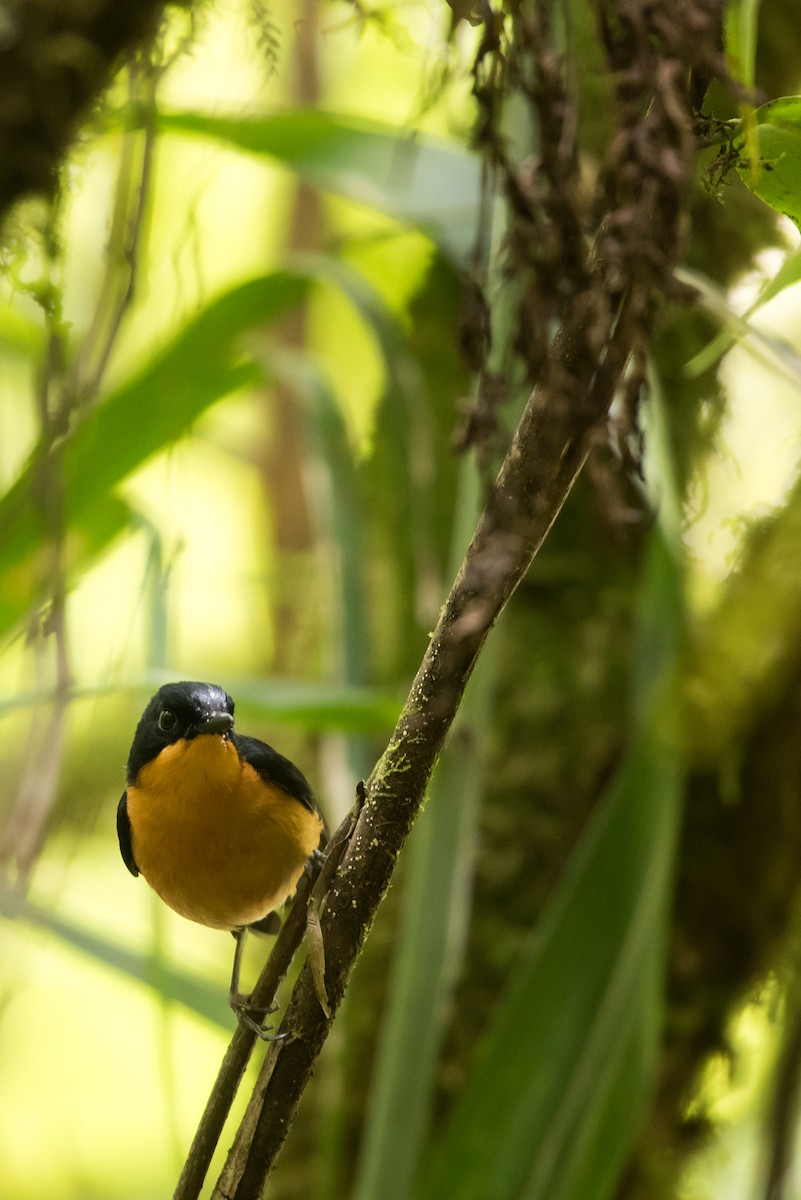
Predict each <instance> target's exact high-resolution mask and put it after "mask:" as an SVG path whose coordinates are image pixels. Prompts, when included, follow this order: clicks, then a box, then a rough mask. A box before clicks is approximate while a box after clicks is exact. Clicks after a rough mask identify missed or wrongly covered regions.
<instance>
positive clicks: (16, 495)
mask: <svg viewBox="0 0 801 1200" xmlns="http://www.w3.org/2000/svg"><path fill="white" fill-rule="evenodd" d="M310 284H311V279H310V277H309V275H308V273H305V272H303V273H301V272H295V273H292V272H288V271H278V272H275V273H273V274H271V275H267V276H264V277H262V278H259V279H253V280H250V281H248V282H247V283H244V284H242V285H240V286H239V287H236V288H234V289H233V290H231V291H229V292H227V293H226V294H225V295H223V296H221V297H219V298H218V299H217V300H215V301H213V302H212V303H211V304H210V305H209V306H208V307H207V308H206V309H204V310H203V312H201V313H200V314H199V315H198V316H197V317H195V318H194V319H193V320H191V321H189V322H188V324H187V325H185V326H184V328H183V329H182V330H181V331H180V332H179V333H178V334H177V335H176V336H175V337H174V338H173V339H172V341H171V342H170V343H169V344H168V345H167V346H166V347H165V348H164V349H163V350H162V351H161V352H160V353H158V354H157V355H156V356H155V358H154V359H153V360H152V361H151V362H150V363H148V364H147V366H145V367H144V368H143V369H142V370H141V371H140V372H139V373H138V374H137V375H136V376H134V378H132V379H130V380H129V381H128V382H126V383H124V384H122V385H121V386H120V387H119V388H117V389H116V391H114V392H113V393H112V394H111V395H110V396H109V397H108V399H107V400H106V401H105V403H103V404H102V405H100V406H99V407H97V408H95V409H93V410H92V411H91V412H90V413H89V414H88V415H87V416H86V418H85V419H84V420H83V421H82V422H81V423H80V424H79V425H78V426H77V427H76V428H75V429H74V430H73V431H72V432H71V433H70V434H68V436H67V438H66V439H65V441H64V443H63V445H62V446H61V448H60V450H59V453H58V455H57V457H56V458H54V459H53V460H52V461H51V462H49V463H48V464H46V465H43V464H42V462H41V460H34V461H33V462H32V463H31V464H30V465H29V466H28V468H27V469H26V470H25V471H24V472H23V473H22V475H21V476H20V478H19V479H18V480H17V482H16V483H15V484H14V486H13V487H12V488H11V489H10V491H9V492H8V493H7V494H6V495H5V496H4V497H3V498H2V500H0V634H2V633H4V632H6V631H7V630H8V628H9V626H10V624H11V623H13V621H14V620H16V619H18V618H19V615H20V613H21V612H24V611H26V609H27V607H29V606H30V605H31V604H33V603H35V602H36V600H37V598H38V597H37V586H38V583H39V581H38V574H37V570H36V555H37V552H38V549H39V547H40V545H41V542H42V539H46V538H47V536H48V534H49V532H50V531H49V530H48V529H47V528H46V527H45V524H46V517H45V511H44V510H43V507H42V505H41V490H42V487H43V486H44V484H46V482H47V478H48V471H49V472H51V473H53V474H55V475H56V477H57V479H56V482H57V486H58V489H59V491H60V492H61V493H62V494H63V497H64V512H63V520H64V522H65V525H66V528H67V531H68V535H69V536H68V542H69V539H70V537H71V540H72V548H73V549H76V548H77V550H78V552H80V550H81V548H82V539H83V538H84V536H85V535H86V533H87V530H88V529H93V530H94V532H95V535H97V533H98V530H99V527H100V526H102V524H103V521H102V513H103V509H104V506H105V505H106V504H108V502H109V493H110V490H111V489H112V488H113V487H114V486H116V485H117V484H118V483H120V482H121V480H122V479H124V478H125V476H126V475H128V474H130V472H131V471H133V470H134V469H135V468H136V467H138V466H139V465H140V464H141V463H143V462H144V461H145V460H146V459H147V458H149V457H150V456H151V455H152V454H155V453H156V452H157V451H158V450H160V449H162V448H163V447H164V446H165V445H167V444H169V442H171V441H173V440H175V439H176V438H178V437H180V436H181V435H182V434H183V433H185V432H186V430H187V429H188V428H189V426H190V425H191V424H192V422H193V421H194V420H196V419H197V417H198V416H200V414H201V413H202V412H204V411H205V409H207V408H208V407H209V405H211V404H213V403H214V401H215V400H218V399H220V398H221V397H222V396H225V395H227V394H228V393H230V392H231V391H233V390H235V389H236V388H239V387H242V386H244V385H246V384H249V383H255V382H257V381H258V380H259V379H260V378H261V377H262V373H263V372H262V368H261V367H260V366H259V364H258V362H257V361H256V359H255V358H254V357H253V356H252V355H248V354H247V353H246V352H245V349H244V347H243V344H242V342H243V337H244V335H245V334H246V332H247V331H248V330H249V329H252V328H254V327H256V326H260V325H263V324H264V323H265V322H266V321H270V320H273V319H275V318H277V317H279V316H281V315H282V314H283V313H285V312H286V311H287V310H288V309H290V308H292V307H294V306H295V305H297V304H298V303H299V301H300V300H301V299H302V298H303V296H304V295H306V293H307V291H308V289H309V287H310ZM106 524H108V523H106ZM118 528H119V527H118V525H113V526H112V527H111V528H109V530H108V540H110V537H111V536H112V535H113V533H115V532H117V531H118ZM91 540H92V552H93V553H96V552H97V550H98V549H99V545H100V543H101V542H102V536H101V537H98V536H95V537H94V538H92V539H91ZM76 557H78V558H79V557H80V554H79V553H78V554H77V555H76ZM74 565H75V564H73V566H74Z"/></svg>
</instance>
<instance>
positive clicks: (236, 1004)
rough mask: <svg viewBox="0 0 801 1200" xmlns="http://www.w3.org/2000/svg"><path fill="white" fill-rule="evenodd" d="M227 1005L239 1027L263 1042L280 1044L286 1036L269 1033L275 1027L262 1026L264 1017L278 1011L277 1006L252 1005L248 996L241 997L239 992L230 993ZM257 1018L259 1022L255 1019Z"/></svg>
mask: <svg viewBox="0 0 801 1200" xmlns="http://www.w3.org/2000/svg"><path fill="white" fill-rule="evenodd" d="M228 1003H229V1004H230V1006H231V1008H232V1009H233V1011H234V1013H235V1014H236V1019H237V1020H238V1021H239V1023H240V1025H244V1026H245V1028H246V1029H249V1030H250V1031H251V1033H255V1035H256V1037H258V1038H261V1040H262V1041H263V1042H280V1041H282V1040H283V1039H284V1038H285V1037H286V1036H287V1035H286V1034H285V1033H275V1034H274V1033H271V1032H270V1031H271V1030H272V1029H274V1028H275V1026H274V1025H264V1024H263V1021H264V1018H265V1017H269V1015H270V1014H271V1013H274V1012H277V1011H278V1005H277V1004H252V1003H251V1001H250V996H243V995H242V993H241V992H231V994H230V995H229V997H228ZM257 1016H258V1017H259V1018H260V1019H259V1020H257V1019H256V1017H257Z"/></svg>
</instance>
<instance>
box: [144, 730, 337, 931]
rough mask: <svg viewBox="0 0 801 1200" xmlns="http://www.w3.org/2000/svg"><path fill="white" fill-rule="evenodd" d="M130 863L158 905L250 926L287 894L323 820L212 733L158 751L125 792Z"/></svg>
mask: <svg viewBox="0 0 801 1200" xmlns="http://www.w3.org/2000/svg"><path fill="white" fill-rule="evenodd" d="M128 817H129V819H130V822H131V841H132V845H133V852H134V858H135V859H136V863H137V865H138V867H139V870H140V871H141V873H142V875H144V877H145V879H146V880H147V882H148V883H149V884H150V886H151V887H152V888H153V890H154V891H156V892H157V893H158V894H159V896H161V898H162V900H164V901H165V903H167V904H169V905H170V907H171V908H173V909H175V911H176V912H178V913H180V914H181V916H183V917H188V918H189V920H190V921H198V922H199V923H200V924H201V925H210V926H212V927H213V928H215V929H233V928H236V927H237V926H240V925H247V924H249V923H250V922H251V921H257V920H259V919H260V918H261V917H264V916H266V914H267V913H269V912H272V910H273V909H275V908H278V907H279V906H280V905H281V904H283V903H284V901H285V900H286V899H287V897H288V896H290V895H291V894H292V892H293V891H294V889H295V886H296V884H297V882H298V880H299V878H300V876H301V873H302V871H303V867H304V865H305V863H306V860H307V859H308V857H309V855H310V854H311V853H312V851H313V850H314V849H315V848H316V847H317V845H318V843H319V840H320V831H321V829H322V822H321V820H320V818H319V816H318V815H317V814H316V813H312V812H310V811H309V810H308V809H307V808H306V807H305V805H303V804H301V803H300V801H299V800H296V799H295V798H294V797H293V796H290V795H288V794H287V793H286V792H285V791H283V789H282V788H279V787H275V786H272V785H270V784H267V783H265V782H264V781H263V780H262V779H261V778H260V776H259V775H258V773H257V772H256V771H255V770H254V769H253V767H251V766H250V764H249V763H245V762H243V761H242V760H241V759H240V757H239V754H238V753H237V750H236V747H235V746H234V745H233V743H232V742H230V741H227V740H224V739H223V738H222V737H219V736H217V735H216V734H204V735H201V736H200V737H196V738H194V739H193V740H192V741H186V740H182V741H179V742H176V743H174V744H173V745H172V746H167V747H166V748H165V749H164V750H162V751H161V753H160V754H159V755H158V756H157V757H156V758H155V759H153V761H152V762H149V763H147V765H146V766H144V767H143V768H142V770H141V771H140V772H139V778H138V780H137V782H136V786H131V787H129V788H128Z"/></svg>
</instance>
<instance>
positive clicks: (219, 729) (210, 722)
mask: <svg viewBox="0 0 801 1200" xmlns="http://www.w3.org/2000/svg"><path fill="white" fill-rule="evenodd" d="M233 727H234V718H233V717H232V716H231V714H230V713H227V712H221V713H211V714H210V716H208V717H203V719H202V720H201V721H198V723H197V725H195V728H194V732H195V733H196V734H199V733H221V734H222V735H223V737H225V736H226V734H229V733H230V732H231V730H232V729H233Z"/></svg>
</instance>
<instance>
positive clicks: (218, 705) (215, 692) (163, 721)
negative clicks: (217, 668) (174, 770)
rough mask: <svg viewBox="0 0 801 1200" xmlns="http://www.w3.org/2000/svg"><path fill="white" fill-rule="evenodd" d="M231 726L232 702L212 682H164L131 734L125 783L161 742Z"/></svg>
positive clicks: (166, 743)
mask: <svg viewBox="0 0 801 1200" xmlns="http://www.w3.org/2000/svg"><path fill="white" fill-rule="evenodd" d="M233 727H234V702H233V700H232V699H231V697H230V696H229V695H228V693H227V692H226V691H223V689H222V688H221V687H217V685H216V684H214V683H188V682H182V683H165V684H164V687H161V688H159V690H158V691H157V692H156V694H155V696H154V697H153V698H152V700H150V701H149V702H148V705H147V707H146V708H145V711H144V712H143V713H142V716H141V718H140V720H139V724H138V725H137V727H136V733H135V734H134V740H133V744H132V746H131V752H130V754H129V755H128V768H127V772H126V779H127V781H128V783H129V784H132V783H135V782H136V777H137V775H138V774H139V772H140V771H141V769H142V767H143V766H144V765H145V763H149V762H150V761H151V760H152V759H154V758H155V757H156V755H157V754H158V753H160V751H162V750H163V749H164V747H165V746H170V745H172V743H173V742H177V741H180V739H181V738H194V737H197V736H198V735H199V734H206V733H221V734H222V735H223V736H226V735H227V734H229V733H230V732H231V730H232V729H233Z"/></svg>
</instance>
